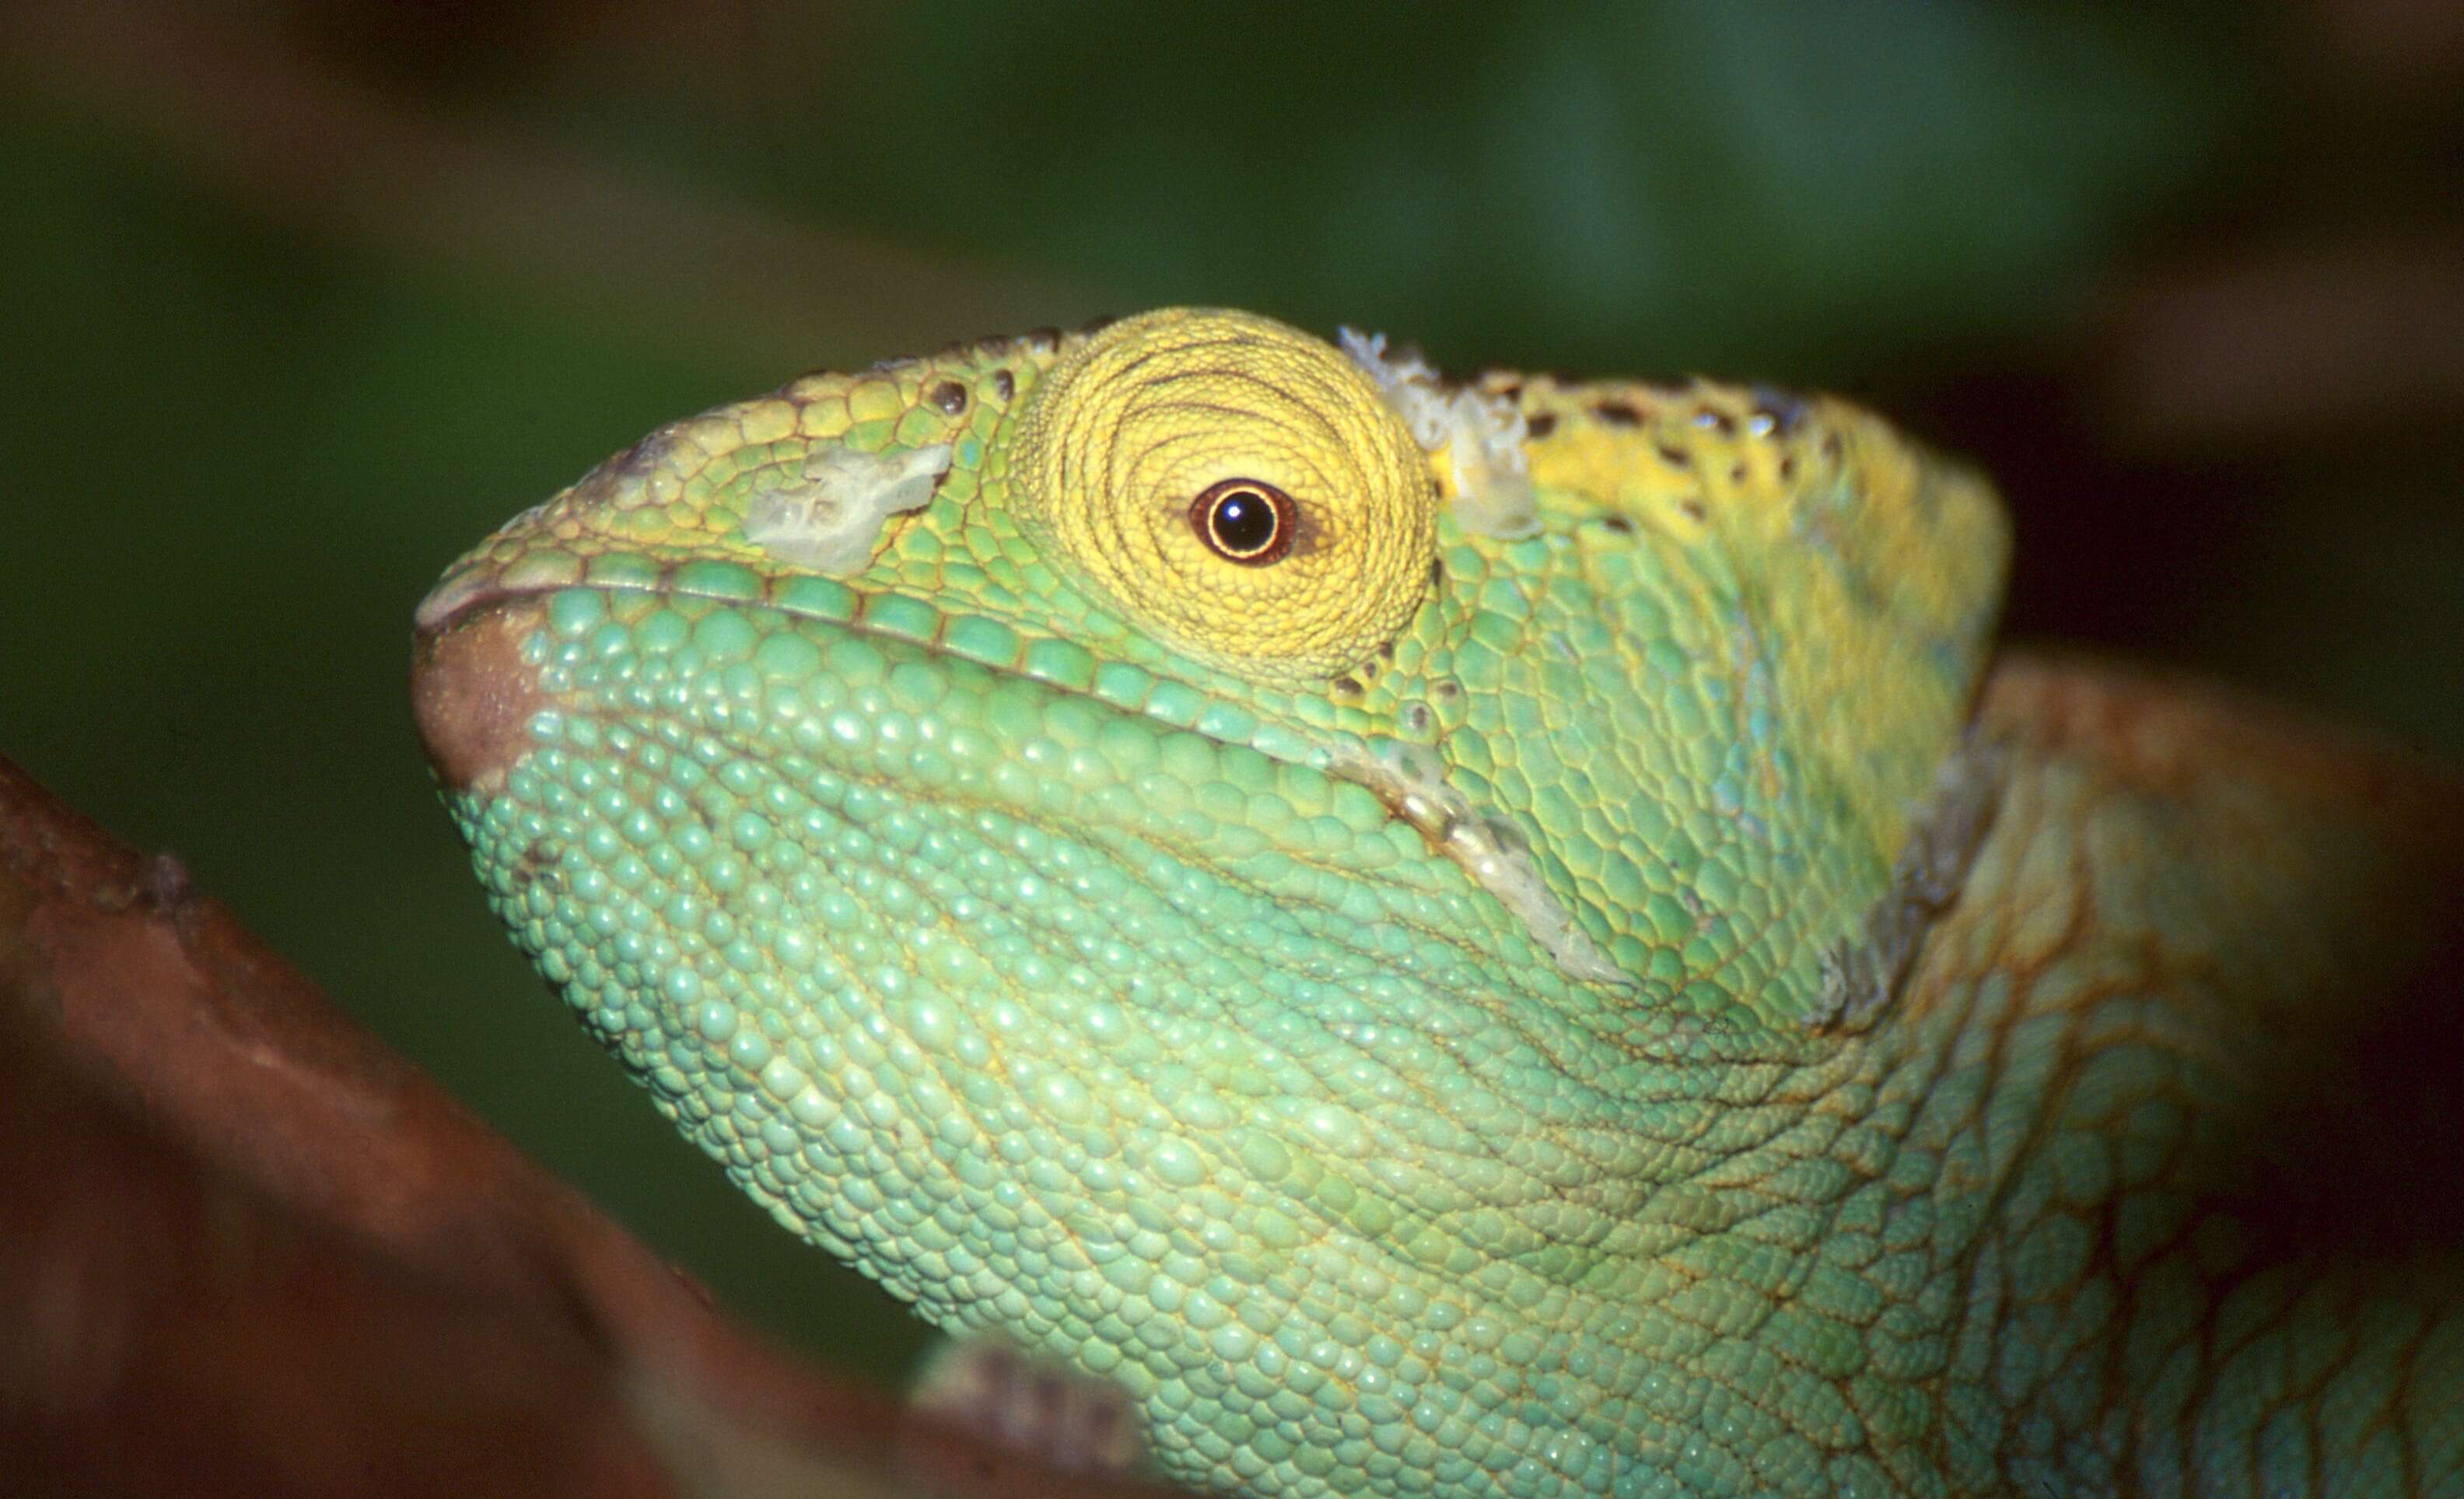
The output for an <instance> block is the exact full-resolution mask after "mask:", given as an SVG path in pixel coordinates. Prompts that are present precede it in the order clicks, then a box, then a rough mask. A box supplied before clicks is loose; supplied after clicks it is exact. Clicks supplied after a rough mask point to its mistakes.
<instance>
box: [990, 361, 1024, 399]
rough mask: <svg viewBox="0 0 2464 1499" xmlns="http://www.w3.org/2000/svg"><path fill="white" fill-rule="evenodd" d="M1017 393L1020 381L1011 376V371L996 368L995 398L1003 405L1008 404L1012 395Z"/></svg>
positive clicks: (994, 373)
mask: <svg viewBox="0 0 2464 1499" xmlns="http://www.w3.org/2000/svg"><path fill="white" fill-rule="evenodd" d="M1016 394H1018V382H1017V381H1016V380H1015V379H1013V378H1011V375H1010V372H1009V371H1008V370H1006V369H996V370H994V371H993V399H994V400H996V401H999V402H1000V403H1001V405H1003V406H1007V405H1008V404H1009V399H1010V397H1012V396H1014V395H1016Z"/></svg>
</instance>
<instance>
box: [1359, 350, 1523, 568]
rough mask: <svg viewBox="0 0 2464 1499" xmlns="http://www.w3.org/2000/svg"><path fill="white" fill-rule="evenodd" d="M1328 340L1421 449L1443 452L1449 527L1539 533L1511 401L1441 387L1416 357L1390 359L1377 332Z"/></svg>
mask: <svg viewBox="0 0 2464 1499" xmlns="http://www.w3.org/2000/svg"><path fill="white" fill-rule="evenodd" d="M1335 336H1336V340H1337V342H1340V343H1341V344H1342V345H1343V352H1344V353H1346V354H1348V355H1350V356H1351V357H1352V362H1353V364H1358V365H1359V366H1360V367H1361V369H1362V370H1363V371H1365V372H1366V373H1367V374H1368V376H1369V378H1370V379H1371V380H1373V381H1375V383H1376V386H1377V389H1378V392H1379V393H1380V394H1382V395H1383V396H1385V398H1386V404H1387V405H1389V406H1391V407H1393V408H1395V411H1396V414H1397V415H1398V416H1400V417H1402V418H1403V426H1404V428H1405V429H1406V430H1409V431H1410V432H1411V434H1412V440H1413V441H1414V442H1416V443H1418V444H1419V445H1420V449H1421V451H1422V452H1439V451H1441V450H1443V451H1444V452H1445V453H1446V456H1447V458H1448V460H1449V461H1450V462H1451V463H1452V464H1453V466H1454V480H1455V500H1454V506H1453V511H1454V518H1455V523H1456V524H1457V525H1460V526H1462V527H1463V529H1464V530H1466V531H1470V532H1474V533H1476V534H1478V535H1481V536H1493V537H1496V538H1497V539H1498V540H1506V541H1511V540H1519V539H1520V538H1523V537H1527V536H1529V535H1531V534H1532V533H1534V532H1536V531H1538V530H1539V529H1540V518H1539V516H1538V514H1537V513H1536V511H1535V510H1534V508H1533V504H1532V498H1531V471H1530V466H1529V464H1528V463H1527V462H1526V461H1525V459H1524V456H1523V443H1524V440H1525V438H1527V437H1528V436H1529V435H1530V434H1529V431H1528V430H1527V429H1526V428H1525V425H1524V421H1523V413H1522V411H1520V410H1518V409H1517V408H1515V406H1514V404H1513V403H1512V402H1510V401H1507V400H1505V399H1503V398H1501V397H1497V396H1484V395H1482V394H1480V393H1479V392H1477V391H1473V390H1466V389H1460V388H1455V387H1450V386H1447V384H1446V383H1445V381H1444V380H1443V379H1441V377H1440V376H1439V374H1438V372H1437V371H1436V370H1435V369H1432V368H1430V367H1429V364H1428V362H1427V361H1425V360H1423V359H1421V358H1420V357H1419V355H1418V354H1413V353H1402V354H1397V355H1395V356H1393V357H1391V358H1390V357H1389V356H1388V355H1387V352H1386V335H1384V334H1382V333H1362V332H1360V331H1358V330H1357V329H1353V328H1339V329H1337V330H1336V334H1335Z"/></svg>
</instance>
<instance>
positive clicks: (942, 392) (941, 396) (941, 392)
mask: <svg viewBox="0 0 2464 1499" xmlns="http://www.w3.org/2000/svg"><path fill="white" fill-rule="evenodd" d="M925 399H927V400H929V401H931V402H932V403H933V404H934V405H935V406H936V407H938V408H940V410H941V414H942V415H944V416H956V415H957V414H958V413H959V412H961V411H963V410H965V409H966V408H967V387H966V386H962V385H960V384H958V383H957V381H955V380H944V381H942V382H941V383H940V384H939V385H937V386H934V387H933V389H932V392H931V394H929V395H928V396H926V398H925Z"/></svg>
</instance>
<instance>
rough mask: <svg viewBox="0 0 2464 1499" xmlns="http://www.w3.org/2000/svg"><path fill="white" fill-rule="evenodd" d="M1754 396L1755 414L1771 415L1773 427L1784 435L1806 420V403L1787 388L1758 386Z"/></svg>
mask: <svg viewBox="0 0 2464 1499" xmlns="http://www.w3.org/2000/svg"><path fill="white" fill-rule="evenodd" d="M1753 396H1754V414H1756V415H1757V416H1766V417H1769V418H1770V419H1771V426H1772V428H1773V429H1775V430H1777V431H1778V432H1779V434H1780V435H1781V436H1783V437H1785V436H1787V435H1788V434H1789V433H1791V432H1793V431H1794V430H1796V424H1797V423H1799V422H1801V421H1804V420H1805V403H1804V402H1803V401H1801V400H1799V399H1797V398H1796V397H1795V396H1793V395H1791V394H1789V393H1788V392H1787V391H1785V390H1774V389H1772V388H1771V387H1770V386H1754V387H1753Z"/></svg>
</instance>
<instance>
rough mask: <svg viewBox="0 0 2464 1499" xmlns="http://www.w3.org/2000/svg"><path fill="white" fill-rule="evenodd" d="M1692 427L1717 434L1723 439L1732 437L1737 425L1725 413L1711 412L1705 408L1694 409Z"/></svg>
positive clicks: (1711, 410) (1710, 409)
mask: <svg viewBox="0 0 2464 1499" xmlns="http://www.w3.org/2000/svg"><path fill="white" fill-rule="evenodd" d="M1694 425H1695V426H1697V427H1700V428H1702V429H1704V430H1706V431H1714V432H1718V433H1719V434H1720V435H1721V436H1723V437H1733V436H1735V435H1736V432H1737V424H1736V422H1735V421H1734V420H1733V419H1732V418H1731V417H1730V416H1729V415H1728V413H1727V412H1726V411H1717V410H1713V409H1712V408H1709V407H1707V406H1706V407H1700V408H1696V410H1695V412H1694Z"/></svg>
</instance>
